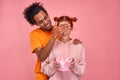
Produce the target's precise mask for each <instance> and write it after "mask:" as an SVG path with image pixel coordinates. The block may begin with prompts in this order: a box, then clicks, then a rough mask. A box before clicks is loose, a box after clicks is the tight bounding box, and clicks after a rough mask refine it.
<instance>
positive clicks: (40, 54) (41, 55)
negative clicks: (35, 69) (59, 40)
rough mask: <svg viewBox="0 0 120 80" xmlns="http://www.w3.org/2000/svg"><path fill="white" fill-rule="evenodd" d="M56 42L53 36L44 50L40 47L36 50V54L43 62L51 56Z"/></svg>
mask: <svg viewBox="0 0 120 80" xmlns="http://www.w3.org/2000/svg"><path fill="white" fill-rule="evenodd" d="M55 40H56V38H55V37H53V36H52V37H51V38H50V40H49V42H48V43H47V45H46V46H45V47H44V48H40V47H39V48H36V49H35V53H36V55H37V57H38V59H39V60H40V61H41V62H43V61H44V60H45V59H46V58H47V57H48V56H49V54H50V52H51V50H52V47H53V45H54V43H55Z"/></svg>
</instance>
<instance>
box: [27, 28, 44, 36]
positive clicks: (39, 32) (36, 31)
mask: <svg viewBox="0 0 120 80" xmlns="http://www.w3.org/2000/svg"><path fill="white" fill-rule="evenodd" d="M41 33H42V31H41V29H40V28H37V29H34V30H33V31H31V32H30V34H29V35H30V37H32V36H38V35H39V34H41Z"/></svg>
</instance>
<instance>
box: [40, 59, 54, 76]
mask: <svg viewBox="0 0 120 80" xmlns="http://www.w3.org/2000/svg"><path fill="white" fill-rule="evenodd" d="M53 63H54V60H50V59H49V57H48V58H47V59H46V60H45V61H44V62H42V66H41V72H43V73H44V74H46V75H47V76H53V75H54V74H55V72H56V69H55V68H54V66H53Z"/></svg>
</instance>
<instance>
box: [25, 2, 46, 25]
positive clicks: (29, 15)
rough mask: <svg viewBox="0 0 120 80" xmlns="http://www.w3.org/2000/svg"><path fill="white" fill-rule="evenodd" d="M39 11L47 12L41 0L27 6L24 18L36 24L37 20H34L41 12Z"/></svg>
mask: <svg viewBox="0 0 120 80" xmlns="http://www.w3.org/2000/svg"><path fill="white" fill-rule="evenodd" d="M39 11H44V12H45V13H46V14H48V13H47V11H46V10H45V8H44V7H43V6H42V4H40V2H35V3H33V4H31V5H30V6H28V7H26V8H25V10H24V12H23V15H24V18H25V19H26V20H27V21H28V22H29V23H30V24H31V25H34V24H36V22H35V20H34V16H35V15H36V14H37V13H38V12H39Z"/></svg>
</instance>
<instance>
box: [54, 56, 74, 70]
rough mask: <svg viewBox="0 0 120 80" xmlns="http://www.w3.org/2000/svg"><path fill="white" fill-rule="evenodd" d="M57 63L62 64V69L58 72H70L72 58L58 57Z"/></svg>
mask: <svg viewBox="0 0 120 80" xmlns="http://www.w3.org/2000/svg"><path fill="white" fill-rule="evenodd" d="M56 62H58V63H59V64H60V68H59V69H58V70H60V71H68V70H69V68H70V65H71V62H72V58H63V57H58V58H56Z"/></svg>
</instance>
